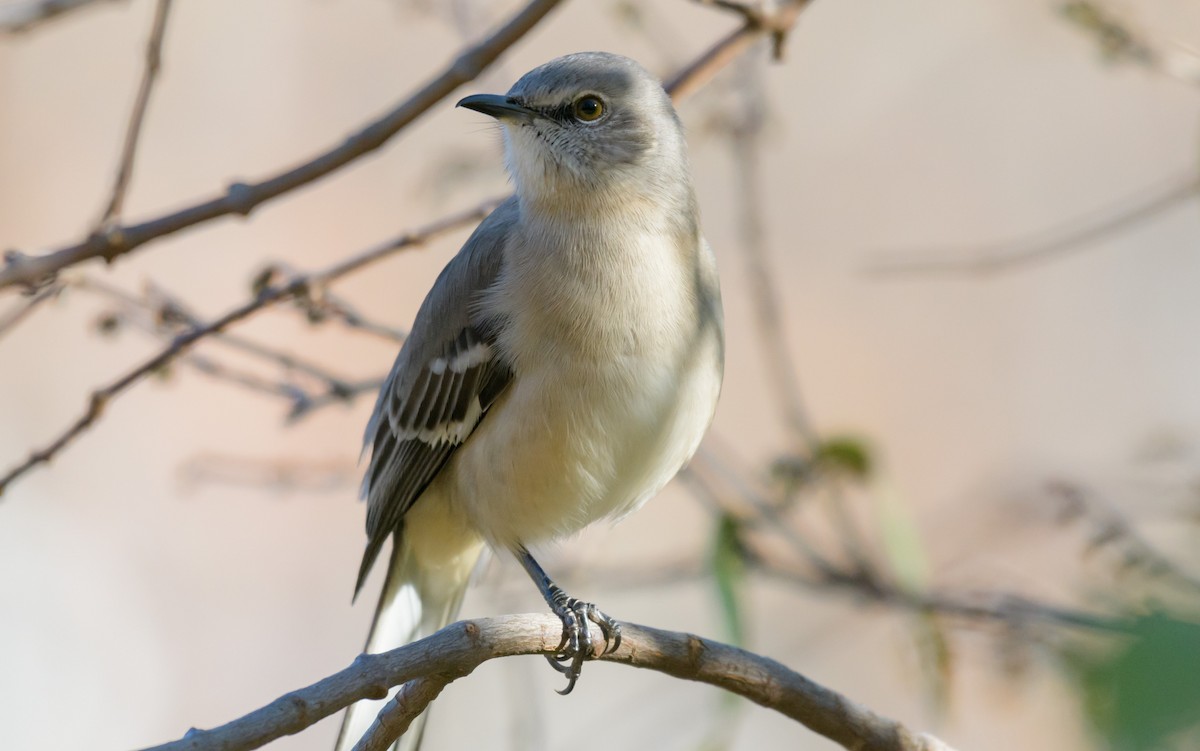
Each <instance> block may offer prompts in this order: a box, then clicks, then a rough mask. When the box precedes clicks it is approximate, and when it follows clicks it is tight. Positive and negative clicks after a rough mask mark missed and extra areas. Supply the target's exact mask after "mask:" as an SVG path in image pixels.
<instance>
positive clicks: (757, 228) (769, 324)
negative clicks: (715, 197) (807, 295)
mask: <svg viewBox="0 0 1200 751" xmlns="http://www.w3.org/2000/svg"><path fill="white" fill-rule="evenodd" d="M740 66H741V69H740V70H739V71H738V72H739V73H740V74H741V75H739V77H738V92H739V97H738V98H739V100H740V102H739V106H738V116H737V122H736V124H735V125H734V126H733V129H732V132H731V133H730V134H729V135H730V139H729V146H730V149H731V150H732V152H733V154H732V155H733V165H734V180H735V181H736V184H737V190H736V195H737V199H736V202H737V223H738V240H739V243H738V244H739V246H740V248H741V251H742V253H741V255H742V258H743V260H744V261H745V271H746V276H747V277H748V279H749V284H750V295H749V297H750V300H751V301H752V303H751V304H752V306H753V308H754V317H755V324H756V326H755V328H756V330H757V332H758V339H759V347H760V349H761V351H762V356H763V360H764V361H765V365H766V367H765V370H766V372H767V377H768V378H769V379H770V381H771V386H772V391H773V393H774V399H775V401H776V405H777V408H778V409H777V410H773V411H777V412H778V413H779V414H780V415H781V416H782V417H783V420H784V422H785V424H786V426H787V428H788V430H789V431H790V433H791V438H792V439H793V441H794V442H795V443H798V444H803V445H806V446H807V447H808V448H809V449H810V451H813V450H815V447H816V445H817V443H818V438H817V434H816V431H815V430H814V429H813V426H812V421H811V419H810V418H809V416H808V412H807V410H806V409H805V407H804V402H803V399H802V397H801V391H800V377H799V375H797V373H796V367H795V365H794V364H793V363H792V358H791V356H790V354H789V347H788V337H787V335H786V332H785V331H784V325H783V319H784V316H783V312H782V305H781V304H780V301H779V295H778V292H777V291H776V289H775V283H774V281H772V279H773V278H774V277H775V276H776V275H773V274H772V273H771V271H770V265H771V263H770V259H769V258H768V257H767V238H766V227H765V221H764V219H763V197H762V174H761V167H762V156H763V146H762V137H763V127H764V125H765V123H766V114H767V113H766V109H767V104H766V94H765V93H764V92H763V90H762V81H761V79H760V75H759V69H758V68H759V61H758V60H756V59H755V58H754V56H750V55H748V56H746V57H744V58H742V61H741V63H740Z"/></svg>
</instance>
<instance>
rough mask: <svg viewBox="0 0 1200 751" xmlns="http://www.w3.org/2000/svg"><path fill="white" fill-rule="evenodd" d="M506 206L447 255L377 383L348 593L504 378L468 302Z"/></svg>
mask: <svg viewBox="0 0 1200 751" xmlns="http://www.w3.org/2000/svg"><path fill="white" fill-rule="evenodd" d="M516 210H517V209H516V203H515V201H512V200H510V201H508V202H506V203H504V204H502V205H501V206H500V207H499V208H497V209H496V211H494V212H492V214H491V215H490V216H489V217H488V218H487V219H485V220H484V221H483V223H482V224H480V226H479V228H478V229H476V230H475V234H473V235H472V236H471V238H470V239H469V240H467V243H466V244H465V245H464V246H463V249H462V250H461V251H459V253H458V255H456V256H455V257H454V258H453V259H452V260H451V261H450V263H449V264H447V266H446V268H445V269H444V270H443V271H442V274H441V276H439V277H438V280H437V283H436V284H434V287H433V289H432V290H431V291H430V293H429V295H428V297H426V298H425V302H424V303H423V304H422V305H421V310H420V311H419V312H418V313H417V319H416V321H415V323H414V324H413V333H412V334H411V335H410V336H409V339H408V340H407V341H406V342H405V343H404V347H403V348H402V349H401V350H400V354H399V356H397V358H396V364H395V365H394V366H393V367H392V372H391V374H389V376H388V379H387V381H386V382H385V383H384V385H383V388H382V389H380V392H379V399H378V401H376V403H375V411H374V413H373V414H372V415H371V420H370V422H369V423H368V425H367V432H366V435H365V436H364V443H366V444H368V445H370V446H371V461H370V464H369V465H368V467H367V472H366V476H365V477H364V478H363V495H364V496H366V498H367V548H366V551H365V552H364V553H363V560H362V565H361V566H360V567H359V572H358V582H357V584H356V586H355V589H354V591H355V594H356V595H357V594H358V590H359V589H361V588H362V584H363V581H364V580H365V579H366V576H367V574H368V572H369V571H370V570H371V566H372V564H373V563H374V562H375V559H376V558H377V557H378V556H379V552H380V550H381V549H382V548H383V543H384V542H385V541H386V540H387V538H388V536H389V535H391V534H393V533H395V532H398V531H399V530H400V529H401V527H402V525H403V520H404V515H405V513H407V511H408V510H409V509H410V508H411V507H412V505H413V503H415V502H416V501H417V499H418V498H419V497H420V496H421V493H423V492H424V491H425V489H426V488H427V487H428V486H429V483H430V482H432V481H433V479H434V477H436V476H437V473H438V472H439V471H441V469H442V467H443V466H445V464H446V462H447V461H449V459H450V457H451V456H452V455H453V453H454V451H455V450H456V449H457V448H458V447H459V446H461V445H462V443H463V442H464V441H466V440H467V438H468V436H470V434H471V432H472V431H473V430H474V429H475V427H476V426H477V425H478V424H479V421H480V420H481V419H483V417H484V415H486V414H487V411H488V409H489V408H490V407H491V406H492V404H493V403H494V402H495V400H496V398H497V397H498V396H499V395H500V394H501V393H502V392H503V391H504V388H505V387H506V386H507V385H508V383H509V381H510V380H511V377H512V374H511V371H510V370H509V368H508V366H507V364H506V363H505V362H504V360H503V358H502V357H501V356H500V354H499V353H498V352H497V350H496V346H495V341H496V340H495V335H494V332H495V331H496V330H497V326H498V322H496V321H493V320H487V319H482V318H480V317H479V315H478V313H477V312H476V310H475V307H476V306H475V304H476V303H477V301H478V298H479V295H480V293H482V292H483V291H484V290H486V289H487V288H488V287H490V286H491V285H492V284H493V283H494V282H495V279H496V277H497V275H498V274H499V273H500V268H501V264H502V261H503V244H504V240H505V238H506V237H507V236H508V231H509V229H510V227H511V223H512V222H513V221H515V219H516Z"/></svg>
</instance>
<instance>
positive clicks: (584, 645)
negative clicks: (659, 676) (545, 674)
mask: <svg viewBox="0 0 1200 751" xmlns="http://www.w3.org/2000/svg"><path fill="white" fill-rule="evenodd" d="M554 614H555V615H557V616H558V617H559V618H560V619H561V620H562V624H563V633H562V641H560V642H559V643H558V646H557V647H555V649H554V652H553V653H552V654H548V655H546V661H547V662H549V663H550V665H551V667H553V668H554V669H555V670H557V671H558V672H560V673H562V674H563V675H565V676H567V687H566V688H564V689H561V690H559V692H558V693H560V694H562V695H563V696H566V695H567V694H569V693H571V691H572V690H573V689H574V688H575V682H576V681H578V680H579V675H580V674H581V673H582V672H583V662H584V660H590V659H592V658H593V657H594V653H593V649H594V647H595V642H594V641H593V640H592V630H591V628H589V627H588V621H591V622H592V623H595V624H596V625H597V626H599V627H600V634H601V636H603V637H604V650H603V651H602V652H601V653H600V654H601V655H606V654H609V653H610V652H615V651H617V649H619V648H620V646H621V625H620V624H619V623H617V622H616V621H615V620H613V619H612V618H610V617H609V616H608V615H606V614H605V613H604V612H603V611H601V610H600V609H599V608H597V607H596V606H595V605H593V604H592V603H590V602H583V601H582V600H577V599H575V598H574V597H569V598H568V597H564V598H563V599H562V601H561V602H559V603H558V604H557V605H556V606H555V608H554Z"/></svg>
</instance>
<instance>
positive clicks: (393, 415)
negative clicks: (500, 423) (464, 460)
mask: <svg viewBox="0 0 1200 751" xmlns="http://www.w3.org/2000/svg"><path fill="white" fill-rule="evenodd" d="M494 356H495V352H494V350H493V348H492V346H491V345H489V344H488V343H487V342H485V341H483V340H482V339H480V338H479V337H478V335H477V334H476V333H475V332H474V330H472V329H470V328H468V329H464V330H463V331H462V332H461V333H460V334H459V335H458V336H457V337H456V338H455V339H454V340H453V341H451V342H448V343H447V344H446V346H445V347H444V348H443V351H442V353H441V354H440V355H439V356H437V357H435V358H433V359H432V360H430V361H429V362H428V363H427V364H426V365H425V366H424V367H422V368H421V370H420V372H419V373H418V374H417V377H416V379H415V380H414V381H413V383H412V385H411V387H409V388H408V390H407V393H404V394H394V395H393V399H392V401H391V403H390V405H389V409H388V424H389V425H390V426H391V428H392V433H393V434H394V435H395V437H396V438H397V439H398V440H401V441H406V440H413V439H416V440H419V441H421V442H423V443H427V444H430V445H434V446H436V445H439V444H449V445H457V444H459V443H462V442H463V441H464V440H466V438H467V436H468V435H470V433H471V431H472V430H474V428H475V425H476V424H477V423H478V422H479V419H480V417H482V415H483V405H482V404H481V403H480V400H479V390H480V388H481V386H482V385H483V379H484V377H485V376H486V374H487V371H488V366H489V364H490V363H491V361H492V358H493V357H494Z"/></svg>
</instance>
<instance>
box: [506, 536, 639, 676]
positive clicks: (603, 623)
mask: <svg viewBox="0 0 1200 751" xmlns="http://www.w3.org/2000/svg"><path fill="white" fill-rule="evenodd" d="M513 552H514V554H515V555H516V556H517V560H519V561H520V562H521V565H522V566H524V567H525V570H526V571H527V572H528V573H529V578H531V579H533V583H534V584H536V585H537V586H538V590H540V591H541V593H542V597H545V598H546V604H548V605H549V606H550V609H551V610H552V611H554V614H555V615H557V616H558V617H559V619H561V620H562V624H563V633H562V641H561V642H559V644H558V646H557V647H555V649H554V654H548V655H546V660H547V661H549V663H550V665H551V666H553V667H554V669H555V670H557V671H558V672H560V673H562V674H563V675H565V676H567V687H566V688H564V689H562V690H561V691H559V692H558V693H560V694H562V695H563V696H566V695H567V694H569V693H571V689H573V688H575V681H577V680H579V674H580V673H581V672H583V661H584V660H586V659H589V658H590V657H591V656H592V634H591V630H590V629H589V628H588V621H592V622H594V623H595V624H596V625H597V626H599V627H600V633H601V634H602V635H603V636H604V652H603V653H602V654H608V653H609V652H615V651H616V650H617V649H618V648H619V647H620V646H621V625H620V624H619V623H617V622H616V621H615V620H613V619H612V618H610V617H608V616H607V615H605V614H604V613H603V612H601V610H600V609H599V608H597V607H596V606H595V605H593V604H592V603H590V602H583V601H581V600H576V599H575V598H574V597H570V596H568V595H567V593H566V592H564V591H562V588H561V587H559V586H558V585H557V584H555V583H554V582H552V581H550V577H549V576H547V575H546V572H545V571H544V570H543V569H542V567H541V565H539V564H538V562H537V561H535V560H534V559H533V556H532V555H530V554H529V551H528V550H526V549H525V548H523V547H522V548H518V549H517V550H515V551H513Z"/></svg>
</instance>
